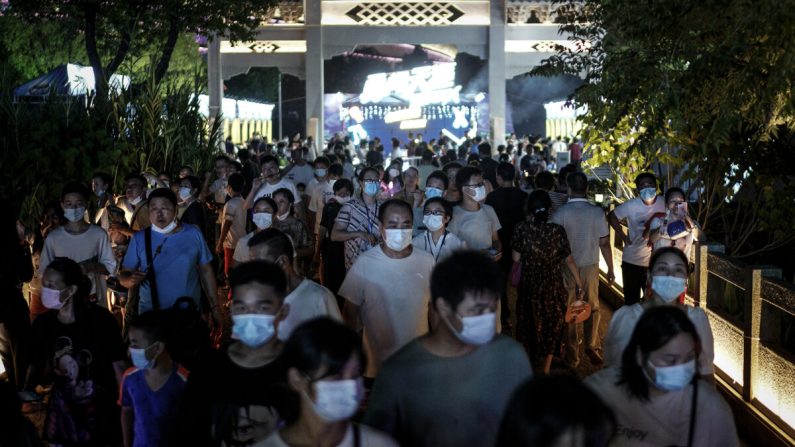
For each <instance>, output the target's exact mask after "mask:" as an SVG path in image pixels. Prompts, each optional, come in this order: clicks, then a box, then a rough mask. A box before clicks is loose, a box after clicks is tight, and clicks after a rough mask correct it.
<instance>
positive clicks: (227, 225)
mask: <svg viewBox="0 0 795 447" xmlns="http://www.w3.org/2000/svg"><path fill="white" fill-rule="evenodd" d="M231 228H232V221H231V220H224V223H223V224H221V236H219V237H218V243H217V244H215V251H216V253H223V252H224V241H225V240H226V235H227V234H229V230H230V229H231Z"/></svg>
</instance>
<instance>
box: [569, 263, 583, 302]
mask: <svg viewBox="0 0 795 447" xmlns="http://www.w3.org/2000/svg"><path fill="white" fill-rule="evenodd" d="M566 266H567V267H568V268H569V272H571V276H573V277H574V282H575V284H577V289H578V290H579V293H578V294H577V296H578V298H579V295H580V294H581V293H583V292H584V290H583V289H582V280H581V279H580V271H579V270H578V269H577V264H575V263H574V256H572V255H569V256H568V257H567V258H566Z"/></svg>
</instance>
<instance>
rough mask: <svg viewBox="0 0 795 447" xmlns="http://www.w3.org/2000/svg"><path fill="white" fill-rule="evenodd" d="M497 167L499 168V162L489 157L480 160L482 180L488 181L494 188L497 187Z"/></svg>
mask: <svg viewBox="0 0 795 447" xmlns="http://www.w3.org/2000/svg"><path fill="white" fill-rule="evenodd" d="M497 166H499V162H497V161H496V160H494V159H493V158H491V157H484V158H481V159H480V169H482V170H483V178H484V179H486V180H488V181H490V182H491V185H492V186H494V187H495V188H496V187H497Z"/></svg>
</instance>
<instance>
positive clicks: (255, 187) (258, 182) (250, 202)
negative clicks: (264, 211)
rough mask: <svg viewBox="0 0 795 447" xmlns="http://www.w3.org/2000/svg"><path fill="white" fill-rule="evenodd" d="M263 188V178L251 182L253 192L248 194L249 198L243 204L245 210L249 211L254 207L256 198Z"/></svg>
mask: <svg viewBox="0 0 795 447" xmlns="http://www.w3.org/2000/svg"><path fill="white" fill-rule="evenodd" d="M261 187H262V178H261V177H257V178H255V179H254V180H253V181H252V182H251V191H249V192H248V196H247V197H246V200H245V201H244V202H243V209H244V210H247V209H249V208H251V207H252V206H254V197H255V196H256V195H257V193H258V192H259V190H260V188H261Z"/></svg>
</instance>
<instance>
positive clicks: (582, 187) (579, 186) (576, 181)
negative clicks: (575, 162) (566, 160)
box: [566, 172, 588, 193]
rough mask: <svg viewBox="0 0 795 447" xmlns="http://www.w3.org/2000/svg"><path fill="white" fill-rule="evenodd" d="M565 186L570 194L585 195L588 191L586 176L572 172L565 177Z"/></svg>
mask: <svg viewBox="0 0 795 447" xmlns="http://www.w3.org/2000/svg"><path fill="white" fill-rule="evenodd" d="M566 186H568V187H569V189H571V192H576V193H585V192H586V191H588V176H586V175H585V174H583V173H582V172H572V173H571V174H569V175H568V176H567V177H566Z"/></svg>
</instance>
